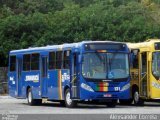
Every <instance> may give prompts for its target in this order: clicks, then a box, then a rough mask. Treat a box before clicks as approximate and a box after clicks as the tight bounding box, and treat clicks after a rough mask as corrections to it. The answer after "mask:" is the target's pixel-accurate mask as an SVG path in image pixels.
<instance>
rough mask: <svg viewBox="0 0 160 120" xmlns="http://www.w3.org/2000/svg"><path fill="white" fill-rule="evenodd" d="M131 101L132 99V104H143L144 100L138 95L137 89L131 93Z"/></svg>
mask: <svg viewBox="0 0 160 120" xmlns="http://www.w3.org/2000/svg"><path fill="white" fill-rule="evenodd" d="M133 101H134V105H143V104H144V101H143V100H142V99H141V98H140V97H139V92H138V90H135V91H134V93H133Z"/></svg>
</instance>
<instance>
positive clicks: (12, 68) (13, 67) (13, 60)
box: [10, 56, 16, 72]
mask: <svg viewBox="0 0 160 120" xmlns="http://www.w3.org/2000/svg"><path fill="white" fill-rule="evenodd" d="M14 71H16V56H10V72H14Z"/></svg>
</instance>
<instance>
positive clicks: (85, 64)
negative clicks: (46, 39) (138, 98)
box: [8, 41, 130, 107]
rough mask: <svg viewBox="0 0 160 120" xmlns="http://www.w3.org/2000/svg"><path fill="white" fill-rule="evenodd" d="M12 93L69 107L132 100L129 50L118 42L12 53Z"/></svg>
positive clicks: (10, 84) (58, 46)
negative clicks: (78, 104) (88, 103)
mask: <svg viewBox="0 0 160 120" xmlns="http://www.w3.org/2000/svg"><path fill="white" fill-rule="evenodd" d="M9 61H10V62H9V73H8V75H9V94H10V95H11V96H13V97H16V98H24V99H25V98H27V100H28V103H29V104H30V105H35V104H40V103H42V99H47V100H49V101H59V102H61V103H62V104H65V105H66V106H67V107H75V106H76V105H77V103H78V102H86V101H87V102H96V103H98V102H100V103H102V102H103V103H104V104H106V105H107V106H109V107H115V106H116V103H117V100H118V99H124V100H126V99H129V98H130V74H129V50H128V48H127V46H126V44H123V43H116V42H102V41H96V42H80V43H73V44H64V45H55V46H50V47H42V48H41V47H40V48H31V49H25V50H17V51H11V52H10V60H9Z"/></svg>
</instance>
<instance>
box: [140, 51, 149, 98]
mask: <svg viewBox="0 0 160 120" xmlns="http://www.w3.org/2000/svg"><path fill="white" fill-rule="evenodd" d="M140 59H141V60H140V67H141V68H140V81H139V84H140V96H141V97H147V81H148V68H147V66H148V62H147V52H143V53H141V54H140Z"/></svg>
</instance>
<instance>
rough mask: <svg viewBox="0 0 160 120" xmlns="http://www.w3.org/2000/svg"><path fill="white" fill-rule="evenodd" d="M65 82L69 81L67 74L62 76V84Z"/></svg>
mask: <svg viewBox="0 0 160 120" xmlns="http://www.w3.org/2000/svg"><path fill="white" fill-rule="evenodd" d="M65 80H68V81H69V80H70V75H68V74H67V73H63V74H62V82H64V81H65Z"/></svg>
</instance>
